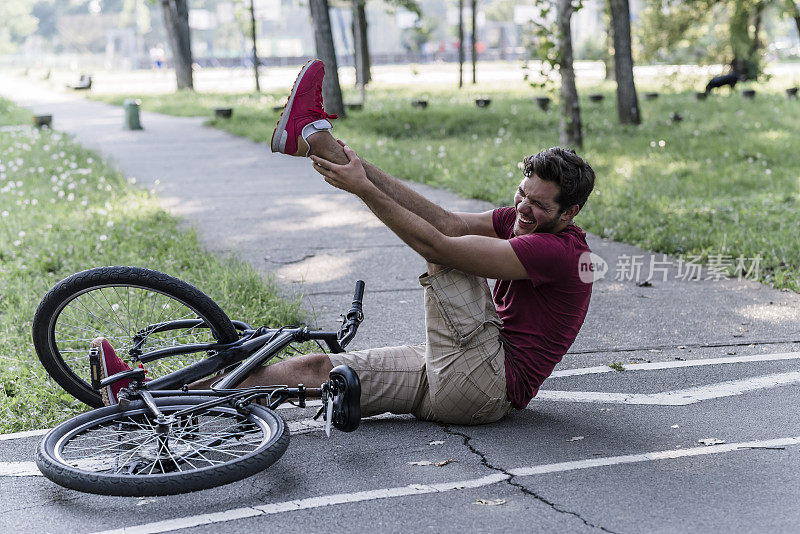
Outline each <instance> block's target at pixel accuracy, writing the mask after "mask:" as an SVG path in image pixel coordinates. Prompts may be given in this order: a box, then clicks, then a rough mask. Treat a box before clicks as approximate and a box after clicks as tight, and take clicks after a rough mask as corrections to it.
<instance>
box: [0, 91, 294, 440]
mask: <svg viewBox="0 0 800 534" xmlns="http://www.w3.org/2000/svg"><path fill="white" fill-rule="evenodd" d="M19 123H24V125H23V126H19V127H14V126H10V127H9V125H13V124H19ZM28 124H30V115H29V114H28V113H27V112H25V111H24V110H21V109H19V108H17V107H16V106H14V105H12V104H10V103H9V102H7V101H3V100H2V99H0V126H5V127H6V128H4V129H3V130H2V131H0V287H2V288H3V289H2V293H0V433H5V432H12V431H18V430H26V429H32V428H42V427H46V426H49V425H52V424H54V423H55V422H58V421H61V420H63V419H66V418H67V417H69V416H71V415H74V414H75V413H77V412H80V411H82V410H84V409H85V406H83V405H82V404H80V403H79V402H77V401H76V400H75V399H73V398H72V397H71V396H69V395H68V394H67V393H65V392H64V391H63V390H61V389H60V388H59V387H58V386H57V385H56V384H55V383H54V382H53V381H51V380H50V379H49V378H48V377H47V375H46V373H45V372H44V369H43V368H42V367H41V365H40V364H39V361H38V359H37V357H36V354H35V352H34V350H33V346H32V343H31V333H30V331H31V321H32V318H33V314H34V311H35V308H36V305H37V303H38V302H39V300H40V299H41V297H42V296H43V295H44V293H45V292H46V291H47V290H48V289H49V288H50V287H52V286H53V285H54V284H55V282H56V281H58V280H60V279H62V278H64V277H66V276H68V275H70V274H72V273H74V272H77V271H80V270H83V269H87V268H90V267H96V266H101V265H138V266H142V267H148V268H152V269H157V270H160V271H163V272H166V273H169V274H171V275H173V276H176V277H178V278H181V279H183V280H186V281H188V282H190V283H193V284H195V285H196V286H198V287H199V288H201V289H202V290H203V291H204V292H205V293H207V294H208V295H210V296H211V298H213V299H214V300H215V301H217V302H218V303H219V304H220V305H221V306H222V308H223V309H224V310H225V311H226V312H227V313H228V314H229V315H230V316H232V317H234V318H240V319H243V320H246V321H248V322H252V323H254V324H259V325H260V324H273V325H274V324H286V323H297V322H300V321H301V320H302V319H303V317H304V314H303V313H302V312H301V310H300V309H299V307H298V306H297V303H296V302H289V301H286V300H284V299H283V298H281V297H279V296H278V294H277V292H276V287H275V286H274V285H273V284H272V283H271V282H265V281H264V280H263V278H262V277H261V276H260V275H258V274H257V273H256V272H255V271H254V270H253V269H251V268H250V267H248V266H246V265H245V264H243V263H240V262H237V261H235V260H220V259H217V258H216V257H215V256H213V255H211V254H209V253H207V252H206V251H204V250H203V249H202V248H201V247H200V245H199V244H198V240H197V238H196V236H195V235H194V233H192V232H189V231H186V230H183V229H181V228H179V225H178V220H177V219H176V218H174V217H172V216H170V215H168V214H167V213H166V212H164V211H163V210H162V209H160V208H159V207H158V205H157V201H156V199H155V198H154V197H153V196H152V195H151V194H149V193H148V192H147V191H144V190H142V189H140V188H137V187H134V186H132V185H131V184H129V183H126V181H125V179H124V178H123V177H122V176H121V175H120V173H119V172H118V171H117V170H115V169H114V168H113V167H111V166H110V165H108V164H106V163H105V162H103V161H102V160H101V159H100V158H99V157H98V155H97V154H95V153H93V152H91V151H88V150H85V149H83V148H81V147H80V146H79V145H77V144H75V143H74V142H73V141H71V140H70V138H69V137H68V136H66V135H64V134H61V133H58V132H53V131H48V130H43V131H39V130H35V129H32V128H31V127H29V126H28Z"/></svg>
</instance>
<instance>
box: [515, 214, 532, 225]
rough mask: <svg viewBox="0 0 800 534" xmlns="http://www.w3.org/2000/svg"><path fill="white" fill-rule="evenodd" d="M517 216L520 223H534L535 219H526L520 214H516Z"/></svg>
mask: <svg viewBox="0 0 800 534" xmlns="http://www.w3.org/2000/svg"><path fill="white" fill-rule="evenodd" d="M518 217H519V222H521V223H522V224H536V221H534V220H531V219H526V218H525V217H523V216H522V215H518Z"/></svg>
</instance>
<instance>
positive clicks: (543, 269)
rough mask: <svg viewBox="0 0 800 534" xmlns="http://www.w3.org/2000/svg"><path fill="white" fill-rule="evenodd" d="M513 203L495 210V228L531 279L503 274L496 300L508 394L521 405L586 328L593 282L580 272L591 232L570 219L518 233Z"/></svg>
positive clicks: (493, 214)
mask: <svg viewBox="0 0 800 534" xmlns="http://www.w3.org/2000/svg"><path fill="white" fill-rule="evenodd" d="M515 217H516V212H515V210H514V208H513V207H505V208H498V209H496V210H494V212H493V213H492V223H493V224H494V231H495V233H496V234H497V235H498V236H499V237H500V238H502V239H508V240H509V243H511V247H512V248H513V249H514V252H515V253H516V254H517V258H519V261H520V262H521V263H522V265H523V267H525V270H526V271H527V273H528V276H530V280H498V281H497V284H496V285H495V286H494V304H495V307H496V308H497V314H498V315H499V316H500V319H502V320H503V327H502V330H501V336H502V339H503V345H504V346H505V350H506V384H507V386H506V387H507V389H508V398H509V400H510V401H511V404H512V406H514V408H516V409H518V410H521V409H523V408H525V406H527V405H528V402H530V400H531V399H532V398H533V397H534V395H536V393H537V392H538V391H539V386H540V385H541V384H542V382H543V381H544V379H545V378H547V377H548V376H550V373H552V372H553V367H555V365H556V364H557V363H558V362H560V361H561V358H562V357H563V356H564V354H565V353H566V352H567V350H568V349H569V347H570V346H571V345H572V342H573V341H575V337H576V336H577V335H578V331H579V330H580V329H581V325H582V324H583V319H584V318H585V317H586V310H587V309H588V308H589V297H591V295H592V284H591V283H584V282H582V281H581V278H580V276H579V263H580V256H581V254H583V253H584V252H589V247H588V245H587V244H586V234H584V233H583V230H581V229H580V228H578V227H577V226H575V225H574V224H571V225H569V226H567V227H566V228H565V229H564V230H562V231H561V232H558V233H557V234H550V233H533V234H527V235H523V236H519V237H514V232H513V229H514V218H515Z"/></svg>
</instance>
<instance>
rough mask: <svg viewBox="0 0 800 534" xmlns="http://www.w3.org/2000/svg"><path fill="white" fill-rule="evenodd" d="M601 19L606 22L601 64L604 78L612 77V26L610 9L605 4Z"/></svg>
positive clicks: (609, 78) (611, 78) (610, 78)
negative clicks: (603, 69) (603, 68)
mask: <svg viewBox="0 0 800 534" xmlns="http://www.w3.org/2000/svg"><path fill="white" fill-rule="evenodd" d="M603 21H604V22H605V23H606V46H605V49H604V50H603V66H604V67H605V71H606V72H605V79H606V80H613V79H614V27H613V26H612V24H611V9H610V8H609V6H608V4H606V6H605V8H604V9H603Z"/></svg>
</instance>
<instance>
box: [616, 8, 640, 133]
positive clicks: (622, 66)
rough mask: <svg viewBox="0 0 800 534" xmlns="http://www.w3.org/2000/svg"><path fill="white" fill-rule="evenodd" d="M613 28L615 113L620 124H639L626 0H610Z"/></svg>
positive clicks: (629, 20) (629, 14)
mask: <svg viewBox="0 0 800 534" xmlns="http://www.w3.org/2000/svg"><path fill="white" fill-rule="evenodd" d="M609 3H610V4H611V26H612V27H613V28H614V76H615V77H616V79H617V114H618V115H619V121H620V122H621V123H622V124H640V123H641V122H642V119H641V117H640V116H639V101H638V100H637V98H636V84H635V83H634V79H633V56H632V54H631V12H630V7H629V5H628V0H610V1H609Z"/></svg>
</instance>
